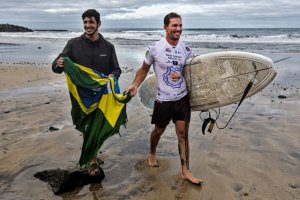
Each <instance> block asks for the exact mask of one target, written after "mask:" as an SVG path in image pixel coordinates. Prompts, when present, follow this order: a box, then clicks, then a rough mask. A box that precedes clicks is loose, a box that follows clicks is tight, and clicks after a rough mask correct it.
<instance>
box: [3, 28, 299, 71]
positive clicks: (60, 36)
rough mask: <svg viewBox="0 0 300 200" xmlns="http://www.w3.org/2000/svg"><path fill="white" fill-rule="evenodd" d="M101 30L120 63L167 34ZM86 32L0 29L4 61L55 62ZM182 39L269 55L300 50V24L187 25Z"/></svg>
mask: <svg viewBox="0 0 300 200" xmlns="http://www.w3.org/2000/svg"><path fill="white" fill-rule="evenodd" d="M100 32H101V34H103V36H104V37H105V38H106V39H107V40H109V41H110V42H112V43H113V44H114V45H115V47H116V52H117V56H118V59H119V63H120V65H121V66H126V67H129V66H136V67H139V66H140V65H141V64H142V61H143V57H144V55H145V51H146V49H147V46H148V45H149V44H150V43H152V42H154V41H157V40H159V39H161V38H162V37H164V36H165V32H164V30H162V29H100ZM82 33H83V31H81V30H75V29H74V30H69V31H34V32H26V33H8V32H0V63H20V62H21V63H22V62H37V63H51V62H52V61H53V60H54V59H55V58H56V56H57V55H58V54H59V53H60V52H61V51H62V50H63V47H64V46H65V44H66V42H67V41H68V40H69V39H71V38H73V37H77V36H80V35H81V34H82ZM181 40H182V41H184V42H185V43H186V44H188V45H189V46H190V47H191V48H192V49H193V50H194V53H195V54H203V53H210V52H215V51H226V50H239V51H248V52H255V53H261V54H263V55H267V56H268V55H270V54H274V53H275V54H286V53H289V54H290V53H292V54H299V53H300V28H278V29H275V28H268V29H262V28H261V29H185V30H183V32H182V36H181ZM279 58H281V56H279V57H278V59H279ZM275 59H277V57H276V58H275Z"/></svg>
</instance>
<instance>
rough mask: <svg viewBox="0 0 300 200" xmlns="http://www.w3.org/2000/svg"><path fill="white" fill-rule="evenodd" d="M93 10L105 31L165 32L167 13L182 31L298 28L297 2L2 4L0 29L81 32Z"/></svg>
mask: <svg viewBox="0 0 300 200" xmlns="http://www.w3.org/2000/svg"><path fill="white" fill-rule="evenodd" d="M89 8H95V9H97V10H98V11H100V13H101V20H102V27H104V28H139V27H140V28H162V24H163V17H164V16H165V15H166V14H167V13H169V12H177V13H178V14H180V15H181V16H182V17H183V26H184V28H273V27H275V28H277V27H278V28H286V27H296V28H299V27H300V1H299V0H203V1H202V0H200V1H199V0H173V1H172V3H171V2H170V1H166V0H165V1H158V0H152V1H145V0H112V1H109V0H84V1H79V0H68V1H65V0H50V1H41V0H0V24H1V23H9V24H16V25H20V26H25V27H28V28H32V29H39V28H43V29H45V28H52V29H53V28H55V29H70V28H78V29H80V28H82V22H81V14H82V12H83V11H85V10H86V9H89Z"/></svg>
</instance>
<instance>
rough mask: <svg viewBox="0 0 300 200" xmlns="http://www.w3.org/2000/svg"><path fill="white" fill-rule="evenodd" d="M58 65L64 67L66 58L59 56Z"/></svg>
mask: <svg viewBox="0 0 300 200" xmlns="http://www.w3.org/2000/svg"><path fill="white" fill-rule="evenodd" d="M56 66H58V67H64V58H63V57H59V58H58V59H57V60H56Z"/></svg>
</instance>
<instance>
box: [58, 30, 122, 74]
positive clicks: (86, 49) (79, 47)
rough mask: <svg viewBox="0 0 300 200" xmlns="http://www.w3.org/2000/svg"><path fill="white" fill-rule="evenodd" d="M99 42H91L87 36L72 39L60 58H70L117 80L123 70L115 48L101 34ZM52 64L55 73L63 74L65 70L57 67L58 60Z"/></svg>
mask: <svg viewBox="0 0 300 200" xmlns="http://www.w3.org/2000/svg"><path fill="white" fill-rule="evenodd" d="M99 36H100V37H99V39H98V40H97V41H94V42H93V41H91V40H89V39H88V38H87V37H86V36H85V35H81V36H80V37H76V38H73V39H70V40H69V41H68V43H67V44H66V46H65V48H64V49H63V51H62V53H60V54H59V56H58V57H69V58H70V59H71V60H72V61H73V62H75V63H77V64H80V65H83V66H86V67H89V68H91V69H95V70H97V71H100V72H102V73H103V74H105V75H109V74H114V76H116V77H117V78H118V77H119V76H120V74H121V69H120V67H119V63H118V60H117V55H116V52H115V47H114V45H113V44H112V43H110V42H108V41H107V40H105V39H104V38H103V36H102V35H101V34H99ZM58 57H57V58H56V59H55V60H54V61H53V63H52V70H53V72H55V73H62V72H63V68H61V67H57V66H56V60H57V59H58Z"/></svg>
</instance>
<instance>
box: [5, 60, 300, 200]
mask: <svg viewBox="0 0 300 200" xmlns="http://www.w3.org/2000/svg"><path fill="white" fill-rule="evenodd" d="M272 56H273V59H277V57H283V56H282V55H272ZM284 56H285V55H284ZM292 56H293V57H296V59H290V60H286V61H285V62H282V63H278V65H276V67H277V71H278V76H277V77H276V78H275V80H274V81H273V82H272V83H271V84H270V85H269V86H268V87H267V88H265V89H264V90H263V91H262V92H260V93H258V94H256V95H255V96H253V97H251V98H249V99H246V100H245V101H244V103H243V104H242V106H241V107H240V109H239V110H238V112H237V114H236V115H235V117H234V118H233V120H232V122H231V123H230V125H229V126H228V128H226V129H224V130H218V129H217V128H216V127H215V128H214V130H213V132H212V133H211V134H206V135H202V133H201V126H202V121H201V120H200V119H199V116H198V115H199V113H198V112H194V113H192V120H191V125H190V134H189V139H190V149H191V155H190V169H191V171H192V172H193V174H194V175H195V176H197V177H199V178H202V179H203V180H204V183H203V185H202V186H195V185H192V184H191V183H189V182H187V181H183V180H181V178H180V160H179V157H178V150H177V137H176V134H175V132H174V125H173V124H170V125H169V127H168V128H167V130H166V132H165V133H164V135H163V136H162V138H161V141H160V143H159V145H158V149H157V151H158V162H159V164H160V167H158V168H151V167H148V166H147V161H146V160H147V155H148V151H149V150H148V149H149V136H150V132H151V129H152V128H153V126H152V125H151V124H150V114H151V113H150V112H149V111H147V110H145V109H144V108H143V107H142V106H141V104H140V103H139V101H138V98H137V97H135V98H134V99H133V100H132V101H131V102H130V103H129V104H128V106H127V110H128V111H127V113H128V118H129V122H128V124H127V128H126V129H125V128H122V129H121V137H119V136H118V135H115V136H113V137H111V138H110V139H109V140H107V141H106V142H105V144H104V145H103V147H102V149H101V152H100V153H99V156H98V157H99V158H101V159H102V160H104V164H103V165H101V167H102V168H103V170H104V172H105V176H106V177H105V178H104V179H103V181H102V183H101V184H91V185H86V186H84V187H83V188H78V189H77V190H75V191H73V192H69V193H66V194H63V195H61V196H56V195H54V194H53V192H52V191H51V189H50V188H49V186H48V185H47V183H45V182H42V181H40V180H39V179H36V178H34V177H33V175H34V174H35V173H36V172H39V171H43V170H49V169H57V168H60V169H69V168H73V167H76V164H77V161H78V159H79V155H80V148H81V144H82V136H81V134H80V133H79V132H78V131H76V130H75V129H74V127H73V125H72V120H71V117H70V108H71V107H70V100H69V95H68V91H67V88H66V84H65V79H64V76H63V75H58V74H54V73H52V71H51V69H50V64H49V65H37V64H36V65H34V64H28V65H25V66H24V65H21V64H1V65H0V71H1V73H0V89H1V92H0V97H1V100H0V114H1V115H0V119H1V120H0V161H1V165H0V199H26V200H27V199H146V200H150V199H188V200H190V199H222V200H227V199H228V200H231V199H247V200H248V199H261V200H265V199H285V200H289V199H291V200H292V199H293V200H295V199H300V135H299V130H300V123H299V119H300V105H299V104H300V101H299V100H300V93H299V87H300V85H299V80H298V77H299V75H300V64H299V63H300V62H298V61H299V57H300V56H299V55H292ZM123 70H124V71H125V73H123V74H122V76H121V79H120V83H121V88H122V90H125V89H126V88H127V87H128V85H129V83H130V82H131V81H132V79H133V77H134V74H135V71H134V70H130V69H129V70H128V68H126V70H125V69H123ZM278 95H285V96H286V97H287V98H286V99H279V98H278ZM235 106H236V105H230V106H226V107H225V108H222V110H221V112H222V115H221V119H220V120H219V125H220V126H222V125H223V124H224V123H225V122H226V121H227V119H228V118H229V117H230V115H231V113H232V112H233V111H234V108H235ZM50 127H55V128H58V129H59V130H57V131H51V130H50Z"/></svg>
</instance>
